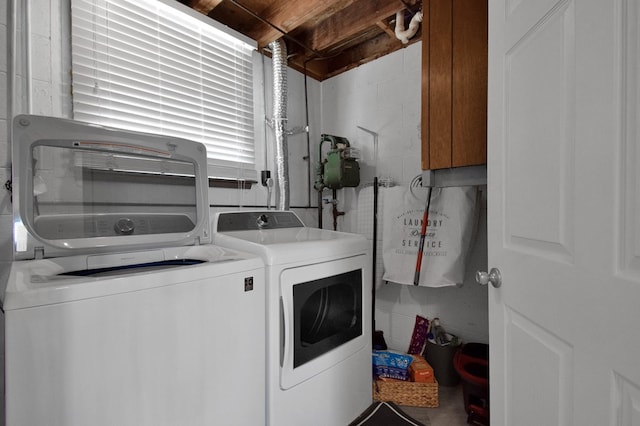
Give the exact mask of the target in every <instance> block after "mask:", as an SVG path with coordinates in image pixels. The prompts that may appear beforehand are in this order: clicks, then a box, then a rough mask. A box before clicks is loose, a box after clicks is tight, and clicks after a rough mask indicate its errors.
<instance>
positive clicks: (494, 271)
mask: <svg viewBox="0 0 640 426" xmlns="http://www.w3.org/2000/svg"><path fill="white" fill-rule="evenodd" d="M476 282H477V283H478V284H480V285H487V284H489V283H491V285H492V286H493V287H494V288H500V286H501V285H502V275H500V270H499V269H498V268H491V270H490V271H489V273H486V272H484V271H476Z"/></svg>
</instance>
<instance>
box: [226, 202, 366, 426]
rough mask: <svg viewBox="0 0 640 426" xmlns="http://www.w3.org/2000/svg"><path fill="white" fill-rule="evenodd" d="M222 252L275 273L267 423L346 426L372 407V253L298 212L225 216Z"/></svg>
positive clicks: (354, 238) (270, 290)
mask: <svg viewBox="0 0 640 426" xmlns="http://www.w3.org/2000/svg"><path fill="white" fill-rule="evenodd" d="M213 230H214V232H213V239H214V242H215V243H216V244H218V245H221V246H225V247H230V248H234V249H237V250H242V251H247V252H251V253H254V254H258V255H259V256H260V257H261V258H262V259H263V260H264V262H265V265H266V270H267V284H266V285H267V306H266V310H267V312H266V313H267V316H266V335H267V424H268V425H271V426H299V425H305V426H326V425H347V424H349V423H351V421H353V420H354V419H355V418H357V417H358V415H359V414H361V413H362V412H363V411H364V410H365V409H366V408H367V407H368V406H369V405H370V404H371V402H372V365H371V340H372V339H371V295H372V294H371V268H372V265H371V248H370V245H369V244H368V242H367V240H366V239H365V238H364V237H362V236H361V235H355V234H349V233H343V232H334V231H327V230H322V229H317V228H310V227H305V226H304V225H303V223H302V221H301V220H300V219H299V218H298V217H297V216H296V215H295V213H293V212H291V211H273V210H267V211H242V212H225V213H218V214H216V216H215V218H214V225H213Z"/></svg>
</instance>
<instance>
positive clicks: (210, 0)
mask: <svg viewBox="0 0 640 426" xmlns="http://www.w3.org/2000/svg"><path fill="white" fill-rule="evenodd" d="M220 3H222V0H190V2H189V6H190V7H191V8H193V9H195V10H197V11H198V12H200V13H202V14H204V15H208V14H209V12H211V11H212V10H213V9H215V8H216V7H217V6H218V5H219V4H220Z"/></svg>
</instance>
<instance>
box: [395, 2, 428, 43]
mask: <svg viewBox="0 0 640 426" xmlns="http://www.w3.org/2000/svg"><path fill="white" fill-rule="evenodd" d="M420 22H422V12H418V13H416V14H415V15H413V18H411V22H409V28H407V29H406V30H405V29H404V10H401V11H399V12H396V30H395V33H396V37H397V38H398V40H400V41H401V42H402V44H407V43H409V39H410V38H411V37H413V36H414V35H416V33H417V32H418V28H419V27H420Z"/></svg>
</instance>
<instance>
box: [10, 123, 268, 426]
mask: <svg viewBox="0 0 640 426" xmlns="http://www.w3.org/2000/svg"><path fill="white" fill-rule="evenodd" d="M12 134H13V140H12V152H13V156H12V161H13V176H12V180H13V193H12V198H13V204H14V211H13V216H14V217H13V222H14V247H13V252H14V261H13V262H11V263H9V264H7V265H3V267H2V268H1V269H0V278H2V286H1V288H0V289H1V290H2V291H0V301H1V303H2V320H3V323H4V332H5V339H4V348H3V349H4V351H3V352H4V357H5V369H4V371H5V380H4V383H5V406H6V416H5V417H6V425H7V426H24V425H34V426H39V425H47V426H87V425H91V426H114V425H118V426H175V425H188V426H200V425H201V426H209V425H213V424H224V425H237V426H246V425H261V424H264V423H265V369H264V362H265V361H264V360H265V336H264V332H263V330H262V328H261V327H259V326H258V325H259V324H262V321H263V320H264V315H265V304H264V300H265V295H266V293H265V270H264V263H263V261H262V260H261V259H260V258H259V257H258V256H256V255H252V254H247V253H241V252H239V251H237V250H233V249H228V248H221V247H217V246H214V245H212V244H211V238H210V223H209V202H208V178H207V160H206V149H205V148H204V146H203V145H202V144H199V143H195V142H192V141H187V140H182V139H178V138H172V137H167V136H158V135H149V134H141V133H136V132H129V131H123V130H117V129H110V128H105V127H100V126H94V125H89V124H86V123H79V122H75V121H71V120H63V119H58V118H51V117H39V116H30V115H23V116H18V117H16V118H15V120H14V123H13V132H12Z"/></svg>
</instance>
